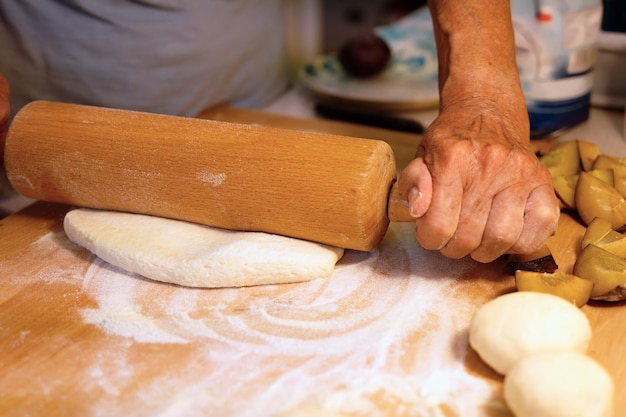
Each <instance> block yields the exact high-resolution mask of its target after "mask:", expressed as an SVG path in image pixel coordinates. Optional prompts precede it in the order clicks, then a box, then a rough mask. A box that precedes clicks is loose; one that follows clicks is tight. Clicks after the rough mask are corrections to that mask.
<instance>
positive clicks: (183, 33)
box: [0, 0, 289, 116]
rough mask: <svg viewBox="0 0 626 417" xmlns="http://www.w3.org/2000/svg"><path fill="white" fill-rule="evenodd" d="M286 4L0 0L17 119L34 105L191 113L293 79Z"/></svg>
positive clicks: (257, 98)
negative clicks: (45, 102)
mask: <svg viewBox="0 0 626 417" xmlns="http://www.w3.org/2000/svg"><path fill="white" fill-rule="evenodd" d="M284 7H285V6H284V0H45V1H41V0H20V1H11V0H10V1H0V72H2V73H3V74H4V75H5V76H6V77H7V79H8V80H9V83H10V84H11V106H12V112H13V114H15V112H16V111H17V110H19V109H20V108H21V107H22V106H24V105H25V104H26V103H28V102H30V101H32V100H36V99H46V100H57V101H65V102H72V103H83V104H92V105H99V106H105V107H115V108H122V109H133V110H141V111H148V112H155V113H163V114H176V115H184V116H194V115H196V114H197V113H199V112H200V111H202V110H203V109H204V108H206V107H210V106H213V105H217V104H228V105H232V106H240V107H259V106H262V105H264V104H266V103H267V102H268V101H269V100H271V99H273V98H275V97H276V96H277V95H279V94H280V93H281V92H283V91H284V89H285V88H286V87H287V85H288V82H289V77H288V70H287V58H286V47H285V26H286V25H285V20H286V17H285V16H286V14H285V9H284Z"/></svg>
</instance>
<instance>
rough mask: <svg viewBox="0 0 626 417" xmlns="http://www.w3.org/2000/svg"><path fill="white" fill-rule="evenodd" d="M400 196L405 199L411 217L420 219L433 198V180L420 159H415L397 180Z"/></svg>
mask: <svg viewBox="0 0 626 417" xmlns="http://www.w3.org/2000/svg"><path fill="white" fill-rule="evenodd" d="M398 187H399V190H400V194H402V196H403V197H404V198H406V199H407V201H408V203H409V211H410V213H411V216H413V217H415V218H419V217H422V216H423V215H424V214H426V212H427V211H428V208H429V207H430V202H431V200H432V197H433V179H432V176H431V175H430V171H429V170H428V167H427V166H426V164H425V163H424V160H423V159H422V158H421V157H418V158H415V159H414V160H413V161H411V163H410V164H409V165H407V167H406V168H405V169H404V170H403V171H402V173H401V174H400V178H398Z"/></svg>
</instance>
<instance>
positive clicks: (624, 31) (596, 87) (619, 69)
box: [319, 0, 626, 109]
mask: <svg viewBox="0 0 626 417" xmlns="http://www.w3.org/2000/svg"><path fill="white" fill-rule="evenodd" d="M528 1H529V2H531V1H533V0H528ZM534 1H536V2H537V3H538V1H537V0H534ZM425 4H426V1H425V0H320V4H319V7H320V8H321V12H320V20H321V23H320V24H321V31H320V32H321V33H320V34H319V36H320V39H321V41H320V42H321V44H320V45H319V49H320V52H322V53H333V52H335V51H337V50H338V49H339V47H340V46H341V45H342V43H343V42H345V41H346V40H347V39H349V38H350V37H352V36H354V35H356V34H359V33H363V32H366V31H371V30H373V29H374V28H375V27H377V26H382V25H388V24H390V23H391V22H393V21H395V20H397V19H399V18H400V17H402V16H404V15H406V14H408V13H410V12H412V11H414V10H416V9H418V8H420V7H422V6H424V5H425ZM602 6H603V17H602V23H601V29H602V31H601V33H600V36H599V38H598V43H597V52H596V62H595V67H594V82H593V89H592V98H591V100H592V104H594V105H598V106H606V107H611V108H620V109H623V108H624V104H625V103H626V75H625V73H626V0H602Z"/></svg>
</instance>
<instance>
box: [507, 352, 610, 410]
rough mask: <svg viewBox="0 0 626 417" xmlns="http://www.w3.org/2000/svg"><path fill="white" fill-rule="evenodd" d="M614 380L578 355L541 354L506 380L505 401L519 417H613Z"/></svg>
mask: <svg viewBox="0 0 626 417" xmlns="http://www.w3.org/2000/svg"><path fill="white" fill-rule="evenodd" d="M613 389H614V388H613V381H612V380H611V377H610V375H609V374H608V373H607V371H606V370H605V369H604V368H603V367H602V366H600V365H599V364H598V363H596V362H595V361H594V360H593V359H591V358H590V357H588V356H586V355H584V354H582V353H578V352H563V351H561V352H541V353H535V354H532V355H529V356H527V357H525V358H524V359H522V360H521V361H520V362H518V363H517V364H516V365H515V366H514V367H513V368H511V370H510V372H509V373H508V374H507V376H506V377H505V379H504V400H505V401H506V403H507V404H508V406H509V408H510V409H511V411H512V412H513V414H515V416H516V417H610V416H611V415H612V408H613Z"/></svg>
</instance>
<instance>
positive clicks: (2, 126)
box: [0, 74, 11, 167]
mask: <svg viewBox="0 0 626 417" xmlns="http://www.w3.org/2000/svg"><path fill="white" fill-rule="evenodd" d="M10 114H11V111H10V106H9V82H8V81H7V80H6V78H4V76H3V75H2V74H0V167H2V165H3V164H4V141H5V139H6V135H7V128H8V123H9V115H10Z"/></svg>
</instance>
